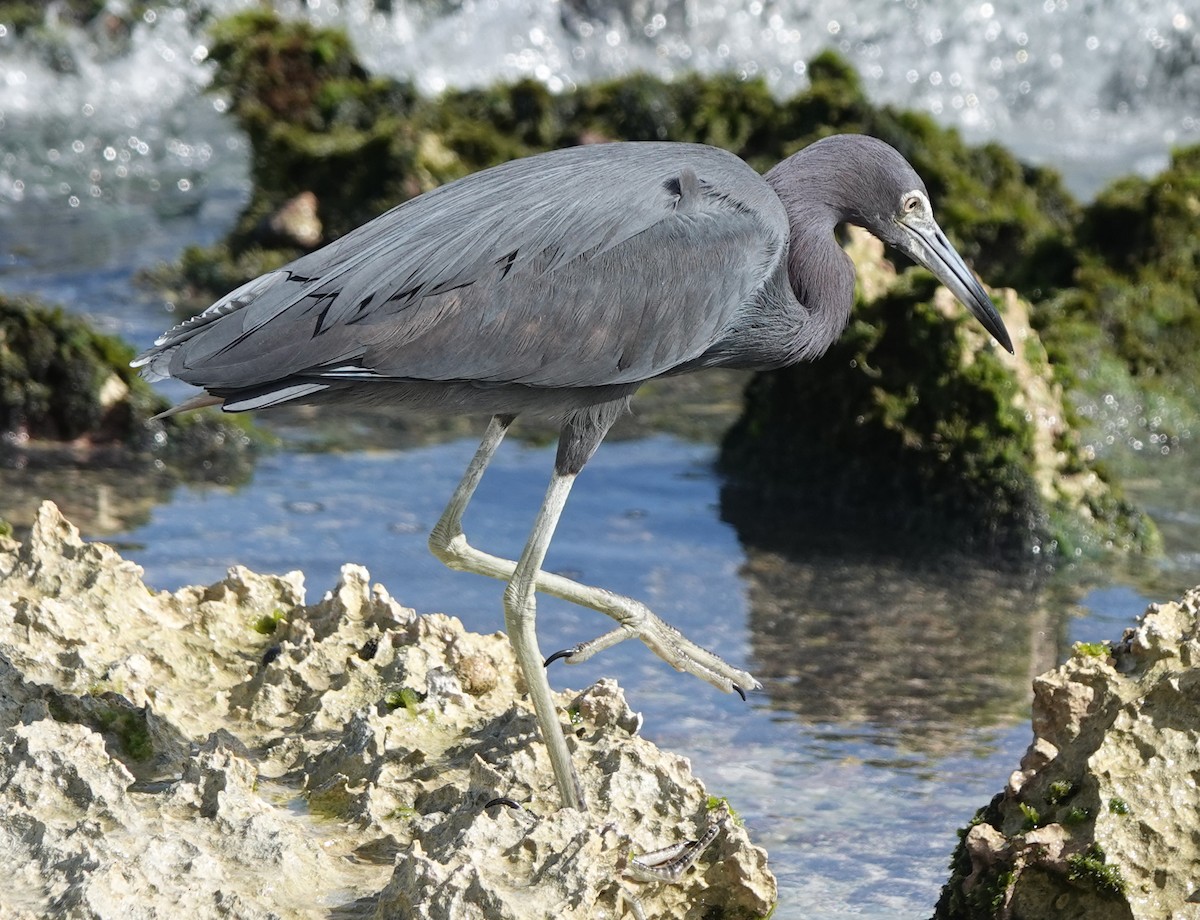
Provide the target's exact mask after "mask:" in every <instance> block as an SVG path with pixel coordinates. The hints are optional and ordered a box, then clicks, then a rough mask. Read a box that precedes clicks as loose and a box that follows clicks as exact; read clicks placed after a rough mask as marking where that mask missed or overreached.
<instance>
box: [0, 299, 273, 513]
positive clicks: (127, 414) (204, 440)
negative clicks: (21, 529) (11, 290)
mask: <svg viewBox="0 0 1200 920" xmlns="http://www.w3.org/2000/svg"><path fill="white" fill-rule="evenodd" d="M133 355H134V350H133V349H132V348H131V347H130V346H129V345H127V344H126V343H124V342H122V341H121V340H120V339H118V338H116V337H115V336H111V335H105V334H102V333H100V332H97V331H96V330H94V329H93V328H92V327H91V326H90V324H89V323H88V322H87V321H86V320H85V319H84V318H82V317H79V316H72V315H71V314H69V313H66V312H64V311H63V310H62V309H60V308H52V307H48V306H46V305H44V304H42V303H40V302H39V301H37V300H36V299H33V298H29V297H10V296H5V295H3V294H0V494H2V495H3V496H4V499H3V502H2V503H0V514H2V515H3V516H5V517H7V518H9V519H10V520H11V522H12V523H13V524H16V525H18V526H27V525H28V524H29V523H30V522H31V520H32V516H33V513H34V511H35V509H36V503H37V502H38V501H40V500H41V499H42V498H44V497H45V496H46V495H48V494H54V495H62V494H71V495H73V496H74V495H77V493H79V492H80V491H81V490H83V491H88V490H89V489H91V490H93V491H95V492H97V494H100V495H108V496H110V497H111V496H115V498H112V500H109V498H97V499H96V500H95V501H91V500H87V501H79V502H73V504H74V510H76V511H78V512H82V510H83V506H85V505H87V506H94V507H92V509H91V510H92V512H94V518H93V521H98V520H99V519H105V520H113V519H115V518H118V517H120V516H121V515H122V514H124V513H125V511H126V509H127V508H137V509H142V510H144V507H145V505H146V502H147V501H149V500H158V499H159V498H161V495H162V493H164V492H165V491H167V490H168V489H169V488H170V486H171V484H173V483H175V482H177V481H178V480H179V479H190V480H197V479H207V480H221V481H225V482H231V481H237V480H239V479H243V478H245V477H247V476H248V475H249V469H250V466H251V463H252V461H253V459H254V457H255V455H256V454H257V452H258V451H259V450H260V449H261V448H262V447H263V446H264V444H265V443H266V439H265V438H264V437H263V436H262V435H259V434H256V433H255V431H254V429H253V428H252V427H251V426H250V425H249V423H248V422H246V421H242V420H239V419H234V418H232V417H230V416H222V415H220V414H217V413H190V414H188V415H184V416H175V417H172V418H168V419H161V420H152V419H151V416H153V415H154V414H156V413H158V412H162V411H163V410H164V409H166V408H167V407H168V406H169V405H170V404H169V403H168V402H167V400H166V399H165V398H164V397H162V396H160V395H158V394H157V393H155V392H154V390H153V389H152V388H151V387H150V385H149V384H147V383H146V382H145V381H144V380H142V379H141V378H140V377H139V376H138V374H137V372H136V371H134V370H132V369H131V368H130V367H129V362H130V360H131V359H132V358H133ZM83 468H86V469H87V470H88V471H89V473H93V474H94V476H93V477H92V479H91V480H89V482H88V483H87V484H84V483H83V482H82V481H81V480H82V479H83V477H81V476H80V470H81V469H83ZM132 472H137V473H139V474H141V475H130V474H131V473H132ZM89 517H91V515H89ZM100 528H101V529H102V530H104V529H122V525H121V524H119V523H118V524H117V525H116V526H115V527H111V528H110V527H109V525H107V524H101V525H100Z"/></svg>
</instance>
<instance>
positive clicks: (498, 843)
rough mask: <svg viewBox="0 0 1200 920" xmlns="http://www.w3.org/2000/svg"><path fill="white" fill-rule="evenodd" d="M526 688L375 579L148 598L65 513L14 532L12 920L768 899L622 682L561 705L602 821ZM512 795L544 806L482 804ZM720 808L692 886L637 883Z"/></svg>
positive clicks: (691, 905)
mask: <svg viewBox="0 0 1200 920" xmlns="http://www.w3.org/2000/svg"><path fill="white" fill-rule="evenodd" d="M518 685H519V682H518V678H517V669H516V667H515V663H514V660H513V656H512V652H511V649H510V647H509V645H508V641H507V639H505V637H504V636H503V635H500V634H496V635H492V636H480V635H475V634H472V633H468V632H466V631H465V630H464V629H463V627H462V624H461V623H459V622H458V621H457V620H455V619H453V618H451V617H446V616H442V615H438V614H433V615H428V616H417V615H416V614H415V613H414V612H413V611H412V610H409V609H407V608H404V607H402V606H401V605H399V604H397V603H396V602H395V601H394V600H393V599H392V598H391V597H390V596H389V595H388V593H387V592H386V591H385V590H384V589H383V588H382V587H380V586H378V585H376V586H373V587H372V586H371V584H370V581H369V577H368V574H367V572H366V571H365V570H364V569H362V568H361V567H359V566H353V565H348V566H345V567H344V568H343V570H342V575H341V579H340V581H339V582H338V584H337V585H336V586H335V587H334V589H333V590H332V591H330V592H329V593H328V594H327V595H325V597H324V598H323V599H322V600H320V601H318V602H317V603H315V604H306V603H305V600H304V585H303V579H302V578H301V576H300V575H299V574H298V573H291V574H288V575H284V576H264V575H257V574H255V573H253V572H250V571H248V570H246V569H243V568H234V569H231V570H230V572H229V574H228V575H227V576H226V577H225V579H223V580H222V581H220V582H218V583H217V584H215V585H210V586H208V587H188V588H183V589H181V590H179V591H177V592H175V593H167V592H153V591H150V590H149V589H147V588H146V586H145V585H144V584H143V583H142V580H141V571H140V569H139V568H138V567H137V566H136V565H133V564H131V563H129V562H127V561H125V560H123V559H121V557H120V556H119V555H118V554H117V553H116V552H115V551H114V550H112V549H111V548H109V547H107V546H104V545H103V544H99V543H87V542H84V541H83V540H81V539H80V537H79V534H78V532H77V531H76V530H75V529H74V528H73V527H72V526H71V525H70V524H69V523H68V522H67V521H66V520H64V519H63V518H62V516H61V515H60V514H59V513H58V511H57V509H55V508H54V506H53V505H51V504H49V503H47V504H45V505H43V506H42V508H41V509H40V510H39V512H38V515H37V519H36V521H35V525H34V528H33V531H32V534H31V535H30V538H29V540H28V542H27V543H26V544H24V545H20V546H19V545H18V544H16V543H15V542H13V541H11V540H4V539H2V538H0V853H3V854H4V864H5V876H6V883H5V884H3V885H0V917H5V918H7V917H10V916H11V917H18V918H26V917H30V918H32V917H44V916H63V917H74V916H79V917H89V918H114V920H117V918H119V920H128V918H129V917H131V916H138V917H163V918H177V917H188V918H200V920H204V918H208V917H229V916H236V917H239V918H267V917H271V918H291V917H327V916H329V914H330V911H331V910H336V911H337V915H338V916H341V917H346V918H353V917H376V916H377V917H397V916H404V917H407V918H448V917H454V918H456V920H457V918H467V920H469V918H472V917H479V918H487V920H497V918H521V920H525V918H538V917H547V918H549V917H555V918H557V917H580V918H583V917H587V918H603V917H619V916H627V915H630V914H628V913H627V911H628V910H629V909H630V908H629V905H630V904H631V903H632V902H633V901H637V902H638V903H639V904H640V906H641V908H642V910H643V911H644V913H645V915H646V916H647V917H648V918H653V917H662V918H666V917H671V918H676V917H678V918H693V920H700V918H703V917H708V916H711V915H712V911H714V910H716V911H718V912H721V915H722V916H727V917H746V918H750V917H757V916H762V915H765V914H766V913H767V912H768V911H769V910H770V909H771V906H772V904H773V903H774V900H775V881H774V878H773V877H772V876H771V874H770V872H769V871H768V870H767V868H766V854H765V853H764V852H763V851H762V850H761V849H759V848H758V847H755V846H754V845H753V844H751V843H750V841H749V838H748V836H747V834H746V831H745V829H744V828H742V827H740V826H739V825H738V824H737V822H735V821H734V820H732V818H730V817H729V815H728V813H727V812H726V811H725V810H724V809H723V808H722V807H720V806H718V807H716V808H712V807H710V806H711V803H710V801H709V800H708V797H707V795H706V793H705V790H704V788H703V786H702V785H701V784H700V782H699V781H698V780H696V779H695V778H694V777H693V776H692V775H691V770H690V766H689V764H688V763H687V761H686V760H684V759H683V758H680V757H678V756H676V755H673V754H670V753H667V752H663V751H659V750H658V749H657V748H655V747H654V746H653V745H652V744H650V743H649V742H648V741H646V740H644V739H642V738H640V737H637V734H636V732H637V729H638V727H639V726H640V719H639V717H638V716H637V715H636V714H634V713H632V712H630V711H629V708H628V706H627V705H626V704H625V700H624V696H623V694H622V693H621V691H620V689H619V688H618V687H617V686H616V685H615V684H614V683H612V682H607V681H606V682H601V683H600V684H597V685H596V686H595V687H594V688H591V689H589V690H588V691H585V692H584V693H583V694H580V695H577V696H574V695H564V696H562V697H561V707H562V708H561V711H562V714H563V719H564V721H565V722H567V723H568V724H569V727H570V730H571V735H570V737H571V741H572V744H573V745H574V747H575V752H574V758H575V762H576V765H577V768H578V769H579V772H580V776H581V780H582V782H583V785H584V787H585V791H586V793H587V796H588V800H589V801H590V802H591V804H592V810H591V811H589V812H588V813H587V814H580V813H577V812H575V811H561V810H559V809H558V807H557V806H558V802H557V794H556V792H555V784H554V781H553V777H552V774H551V771H550V767H549V762H548V758H547V756H546V752H545V748H544V746H543V745H542V744H541V742H540V740H539V739H538V733H537V726H536V721H535V720H534V718H533V715H532V713H531V711H530V709H529V708H528V706H527V705H526V703H525V701H524V700H523V699H522V698H521V697H520V695H519V694H518V692H517V689H516V688H517V686H518ZM571 713H574V714H575V715H573V716H572V715H571ZM501 796H503V797H506V798H509V799H512V800H515V801H516V802H519V803H520V804H521V805H522V807H521V808H520V809H515V810H514V809H511V808H508V807H504V806H492V807H490V808H485V807H484V806H485V805H486V804H487V803H488V802H490V801H491V800H492V799H495V798H497V797H501ZM710 821H719V822H720V824H721V831H720V834H719V836H718V837H717V839H716V840H715V842H714V843H713V844H712V846H711V847H710V848H709V850H708V851H707V852H706V853H705V854H704V856H703V857H702V858H701V859H700V861H699V862H698V863H697V865H696V866H694V867H692V868H691V869H690V870H689V871H688V872H687V873H686V874H685V875H684V877H683V879H682V881H681V882H680V883H679V884H676V885H664V884H657V883H655V884H645V883H641V882H637V881H634V880H633V879H631V878H630V877H629V876H628V874H627V873H626V871H625V869H626V867H627V866H628V860H629V857H630V855H631V854H636V853H639V852H643V851H647V850H651V849H657V848H659V847H662V846H665V845H668V844H673V843H678V842H680V841H683V840H685V839H688V838H693V837H697V836H699V835H700V834H701V833H702V832H703V831H704V829H705V828H706V827H707V826H708V824H709V822H710ZM83 866H87V867H88V868H87V871H81V868H80V867H83ZM63 905H74V906H72V907H70V909H66V908H64V907H63Z"/></svg>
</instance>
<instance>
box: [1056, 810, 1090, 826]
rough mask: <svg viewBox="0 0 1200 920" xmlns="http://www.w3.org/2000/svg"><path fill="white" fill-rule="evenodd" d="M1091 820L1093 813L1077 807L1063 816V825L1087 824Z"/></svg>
mask: <svg viewBox="0 0 1200 920" xmlns="http://www.w3.org/2000/svg"><path fill="white" fill-rule="evenodd" d="M1091 819H1092V813H1091V811H1090V810H1089V809H1087V808H1080V807H1078V806H1076V807H1075V808H1071V809H1068V810H1067V813H1066V815H1064V816H1063V824H1066V825H1068V826H1070V825H1073V824H1086V823H1087V822H1088V821H1090V820H1091Z"/></svg>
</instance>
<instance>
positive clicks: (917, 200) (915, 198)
mask: <svg viewBox="0 0 1200 920" xmlns="http://www.w3.org/2000/svg"><path fill="white" fill-rule="evenodd" d="M920 207H921V196H920V195H908V196H907V197H906V198H905V199H904V213H905V214H911V213H912V212H913V211H916V210H918V209H919V208H920Z"/></svg>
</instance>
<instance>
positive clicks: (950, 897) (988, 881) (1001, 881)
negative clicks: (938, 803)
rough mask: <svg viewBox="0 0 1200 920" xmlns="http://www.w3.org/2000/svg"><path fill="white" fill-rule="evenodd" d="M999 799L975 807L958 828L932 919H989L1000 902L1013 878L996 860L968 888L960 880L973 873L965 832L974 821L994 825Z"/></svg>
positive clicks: (997, 813)
mask: <svg viewBox="0 0 1200 920" xmlns="http://www.w3.org/2000/svg"><path fill="white" fill-rule="evenodd" d="M999 801H1000V797H999V796H997V797H996V799H993V800H992V802H991V803H990V804H989V805H988V806H987V807H985V808H981V809H979V811H977V812H976V813H975V816H974V817H973V818H972V819H971V821H970V823H968V824H967V826H966V827H963V828H960V829H959V831H958V846H957V847H956V848H955V850H954V854H953V855H952V856H951V858H950V879H949V880H948V881H947V882H946V884H945V885H944V886H943V887H942V893H941V897H940V898H939V899H938V903H937V907H936V908H935V912H934V917H935V918H936V920H993V918H995V917H996V916H997V915H998V911H999V909H1000V908H1001V906H1002V905H1003V904H1004V900H1005V898H1006V896H1007V894H1008V889H1009V888H1010V887H1011V885H1012V883H1013V880H1014V879H1013V873H1012V871H1011V870H1010V869H1008V868H1006V867H1005V866H1004V865H1003V864H1000V863H997V864H995V865H993V866H991V867H989V868H988V869H986V870H985V871H984V873H983V874H982V875H981V876H980V877H979V878H976V879H975V881H974V884H973V885H972V887H971V890H970V891H966V892H965V891H963V882H964V881H965V880H966V879H967V878H968V876H970V875H972V874H973V867H972V865H971V857H970V855H969V854H968V852H967V848H966V836H967V833H968V831H970V829H971V828H972V827H974V826H975V825H977V824H985V823H986V824H991V825H993V826H995V825H996V824H997V823H998V822H999V814H1000V813H999V808H998V803H999Z"/></svg>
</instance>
